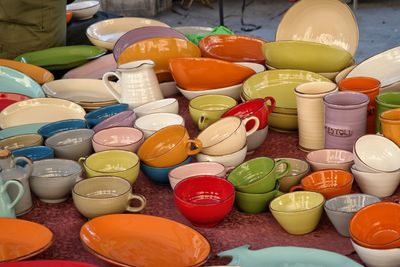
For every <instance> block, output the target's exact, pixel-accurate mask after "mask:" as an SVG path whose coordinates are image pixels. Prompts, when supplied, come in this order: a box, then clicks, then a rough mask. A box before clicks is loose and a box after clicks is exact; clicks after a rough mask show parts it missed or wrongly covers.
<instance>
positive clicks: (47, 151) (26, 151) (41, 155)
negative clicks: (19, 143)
mask: <svg viewBox="0 0 400 267" xmlns="http://www.w3.org/2000/svg"><path fill="white" fill-rule="evenodd" d="M12 155H13V156H14V157H20V156H23V157H27V158H29V159H31V160H32V161H36V160H41V159H52V158H54V150H53V149H52V148H50V147H47V146H31V147H23V148H20V149H16V150H13V151H12ZM17 165H18V166H21V167H24V166H25V165H26V163H25V162H23V161H17Z"/></svg>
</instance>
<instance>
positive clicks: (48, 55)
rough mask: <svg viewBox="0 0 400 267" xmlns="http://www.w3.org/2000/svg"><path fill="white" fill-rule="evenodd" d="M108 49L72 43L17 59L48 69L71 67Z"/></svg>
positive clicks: (24, 55)
mask: <svg viewBox="0 0 400 267" xmlns="http://www.w3.org/2000/svg"><path fill="white" fill-rule="evenodd" d="M106 52H107V50H106V49H104V48H100V47H96V46H91V45H71V46H60V47H53V48H48V49H44V50H40V51H35V52H29V53H25V54H22V55H20V56H18V57H16V58H15V60H18V61H21V62H24V63H29V64H33V65H37V66H41V67H44V68H46V69H48V70H64V69H70V68H73V67H76V66H79V65H82V64H84V63H86V62H87V61H89V60H91V59H95V58H97V57H99V56H102V55H104V54H105V53H106Z"/></svg>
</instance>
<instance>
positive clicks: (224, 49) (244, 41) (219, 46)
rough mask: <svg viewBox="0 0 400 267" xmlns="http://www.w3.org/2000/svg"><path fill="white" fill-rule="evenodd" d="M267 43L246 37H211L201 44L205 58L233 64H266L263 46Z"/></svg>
mask: <svg viewBox="0 0 400 267" xmlns="http://www.w3.org/2000/svg"><path fill="white" fill-rule="evenodd" d="M265 42H266V41H264V40H262V39H259V38H255V37H251V36H244V35H229V34H224V35H210V36H207V37H205V38H203V39H201V41H200V42H199V47H200V50H201V54H202V56H203V57H210V58H216V59H221V60H225V61H231V62H254V63H260V64H264V63H265V58H264V55H263V54H262V50H261V48H262V45H263V44H264V43H265Z"/></svg>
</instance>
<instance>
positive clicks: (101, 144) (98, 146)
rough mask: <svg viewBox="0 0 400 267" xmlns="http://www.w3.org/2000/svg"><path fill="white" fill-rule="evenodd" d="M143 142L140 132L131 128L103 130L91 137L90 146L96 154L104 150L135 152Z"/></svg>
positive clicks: (142, 135)
mask: <svg viewBox="0 0 400 267" xmlns="http://www.w3.org/2000/svg"><path fill="white" fill-rule="evenodd" d="M143 142H144V134H143V132H142V131H141V130H139V129H136V128H132V127H114V128H107V129H103V130H101V131H99V132H97V133H95V134H94V135H93V138H92V145H93V149H94V151H96V152H100V151H104V150H126V151H132V152H136V151H137V150H138V149H139V147H140V146H141V145H142V143H143Z"/></svg>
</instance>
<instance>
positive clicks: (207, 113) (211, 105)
mask: <svg viewBox="0 0 400 267" xmlns="http://www.w3.org/2000/svg"><path fill="white" fill-rule="evenodd" d="M236 104H237V101H236V100H235V99H233V98H232V97H229V96H225V95H201V96H198V97H195V98H193V99H192V100H190V102H189V113H190V116H191V117H192V120H193V121H194V123H197V126H198V128H199V130H201V131H202V130H204V129H205V128H207V127H208V126H209V125H211V124H212V123H214V122H216V121H217V120H218V119H219V118H221V116H222V114H224V112H226V111H227V110H228V109H230V108H232V107H234V106H235V105H236Z"/></svg>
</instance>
